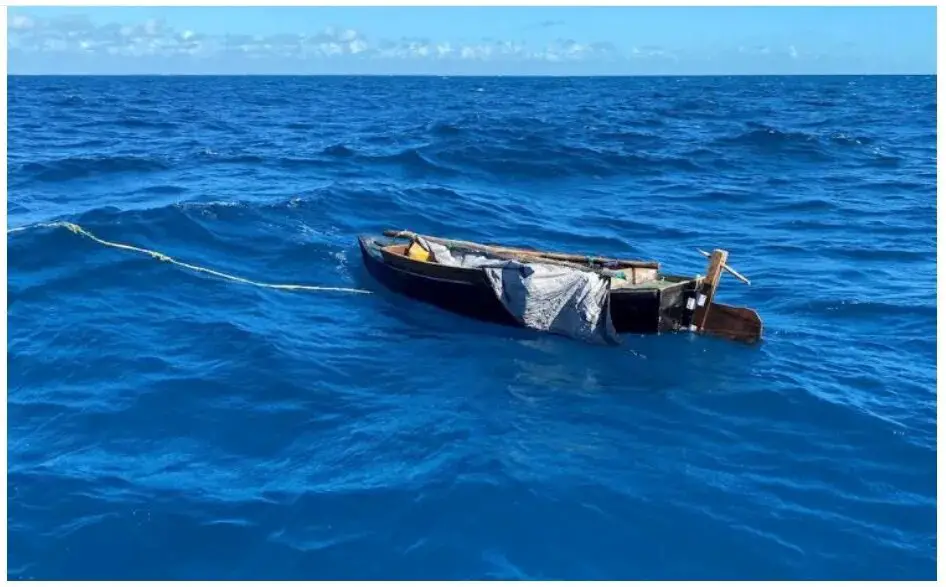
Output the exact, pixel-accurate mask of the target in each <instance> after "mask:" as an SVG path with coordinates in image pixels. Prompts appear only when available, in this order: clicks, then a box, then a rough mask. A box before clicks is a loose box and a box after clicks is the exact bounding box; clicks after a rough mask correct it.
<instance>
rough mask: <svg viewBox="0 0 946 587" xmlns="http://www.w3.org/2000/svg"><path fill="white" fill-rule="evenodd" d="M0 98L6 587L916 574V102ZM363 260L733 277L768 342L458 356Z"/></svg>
mask: <svg viewBox="0 0 946 587" xmlns="http://www.w3.org/2000/svg"><path fill="white" fill-rule="evenodd" d="M8 87H9V102H8V105H9V115H8V121H9V131H8V149H9V151H8V154H9V158H8V162H7V174H8V189H9V191H8V194H9V199H8V204H7V213H8V228H19V227H28V228H25V229H24V230H19V231H16V232H8V236H7V247H8V276H7V277H8V287H7V296H8V304H9V305H8V310H7V322H8V328H9V330H8V338H7V345H8V351H7V360H8V368H9V371H8V389H9V391H8V400H7V401H8V403H7V408H8V437H7V440H8V446H9V448H8V453H7V454H8V469H7V494H8V525H9V530H8V540H9V542H8V574H9V576H10V578H17V579H27V578H30V579H128V580H132V579H142V580H143V579H754V580H766V579H851V580H855V579H858V580H866V579H933V578H935V576H936V571H935V566H936V565H935V563H936V554H935V552H936V550H935V547H936V522H935V516H936V415H935V414H936V395H935V383H936V357H935V351H936V287H935V286H936V231H935V228H936V220H935V216H936V78H935V77H932V76H926V77H923V76H917V77H896V76H876V77H640V78H632V77H631V78H541V77H536V78H504V77H496V78H464V77H453V78H451V77H443V78H438V77H17V76H13V77H10V78H8ZM49 222H73V223H76V224H78V225H79V226H81V227H82V228H83V229H85V230H87V231H89V232H90V233H92V234H94V235H95V236H97V237H99V238H101V239H106V240H108V241H114V242H118V243H124V244H130V245H134V246H137V247H143V248H147V249H151V250H155V251H159V252H160V253H162V254H165V255H169V256H171V257H173V258H175V259H178V260H180V261H182V262H186V263H190V264H193V265H195V266H200V267H207V268H211V269H213V270H216V271H222V272H225V273H228V274H233V275H237V276H239V277H242V278H246V279H250V280H254V281H259V282H267V283H283V284H287V283H288V284H307V285H314V286H324V287H338V288H353V289H364V290H367V291H368V292H370V293H367V294H365V293H355V292H347V291H283V290H274V289H267V288H262V287H256V286H253V285H250V284H246V283H241V282H234V281H228V280H225V279H220V278H217V277H214V276H213V275H208V274H205V273H200V272H195V271H191V270H188V269H186V268H182V267H179V266H176V265H173V264H170V263H162V262H159V261H157V260H155V259H154V258H152V257H150V256H148V255H146V254H140V253H138V252H135V251H127V250H119V249H115V248H109V247H105V246H101V245H100V244H99V243H96V242H94V241H93V240H91V239H89V238H84V237H83V236H81V235H78V234H74V233H73V232H70V231H69V230H65V229H63V228H61V227H55V226H53V227H49V226H44V225H42V223H49ZM385 229H406V230H413V231H416V232H419V233H423V234H433V235H438V236H444V237H449V238H458V239H466V240H474V241H479V242H499V243H514V244H517V245H524V246H535V247H542V248H546V249H552V250H559V251H569V252H582V253H593V254H601V255H611V256H618V257H625V258H626V257H630V258H641V259H655V260H659V261H661V263H662V264H663V268H664V269H665V270H667V271H671V272H676V273H682V274H694V275H695V274H697V273H702V272H703V271H705V268H706V259H705V258H704V257H703V256H702V255H701V254H700V253H699V252H698V250H697V249H702V250H706V251H709V250H712V249H714V248H722V249H726V250H727V251H729V263H730V265H731V266H732V267H733V268H734V269H735V270H737V271H739V272H740V273H742V274H744V275H746V276H747V277H748V278H749V279H750V280H751V282H752V283H751V285H749V286H747V285H744V284H742V283H740V282H739V281H737V280H735V279H734V278H732V277H731V276H729V275H724V276H723V278H722V284H721V286H720V290H719V293H718V297H717V299H718V300H719V301H721V302H725V303H728V304H733V305H740V306H748V307H751V308H754V309H756V310H757V311H758V312H759V314H760V315H761V317H762V319H763V321H764V324H765V332H764V341H763V342H762V343H760V344H758V345H744V344H738V343H732V342H728V341H725V340H720V339H714V338H708V337H700V336H696V335H694V334H692V333H677V334H662V335H623V336H622V338H623V343H622V344H621V345H620V346H615V347H602V346H595V345H589V344H586V343H581V342H578V341H575V340H571V339H568V338H564V337H559V336H550V335H543V334H541V333H536V332H531V331H526V330H519V329H512V328H507V327H504V326H498V325H490V324H483V323H478V322H475V321H472V320H468V319H466V318H463V317H460V316H456V315H453V314H449V313H446V312H443V311H440V310H438V309H435V308H432V307H429V306H425V305H423V304H420V303H418V302H414V301H412V300H409V299H405V298H402V297H400V296H397V295H394V294H392V293H390V292H387V291H385V290H384V289H383V288H382V287H381V286H380V285H379V284H377V283H375V282H374V281H373V280H372V279H371V277H370V276H369V275H367V272H366V270H365V269H364V266H363V264H362V261H361V258H360V256H359V252H358V247H357V237H358V236H359V235H361V234H372V233H374V234H376V233H380V232H381V231H383V230H385Z"/></svg>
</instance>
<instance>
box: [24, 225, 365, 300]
mask: <svg viewBox="0 0 946 587" xmlns="http://www.w3.org/2000/svg"><path fill="white" fill-rule="evenodd" d="M31 228H65V229H67V230H69V231H70V232H72V233H74V234H77V235H79V236H84V237H86V238H88V239H90V240H93V241H95V242H97V243H99V244H100V245H104V246H106V247H112V248H114V249H121V250H124V251H133V252H136V253H144V254H146V255H150V256H151V257H153V258H155V259H157V260H158V261H164V262H165V263H171V264H173V265H177V266H179V267H184V268H185V269H190V270H191V271H197V272H199V273H207V274H209V275H213V276H215V277H220V278H222V279H227V280H229V281H236V282H238V283H245V284H247V285H255V286H256V287H265V288H268V289H281V290H289V291H333V292H343V293H359V294H370V293H371V292H370V291H368V290H364V289H355V288H350V287H324V286H318V285H296V284H290V283H263V282H260V281H253V280H251V279H246V278H244V277H238V276H236V275H230V274H228V273H223V272H220V271H215V270H213V269H208V268H207V267H200V266H198V265H192V264H190V263H185V262H183V261H178V260H177V259H174V258H172V257H169V256H168V255H165V254H164V253H159V252H158V251H152V250H150V249H143V248H141V247H135V246H132V245H126V244H122V243H116V242H111V241H107V240H104V239H101V238H99V237H97V236H95V235H94V234H92V233H91V232H89V231H88V230H86V229H84V228H82V227H81V226H79V225H78V224H73V223H72V222H42V223H38V224H30V225H27V226H18V227H16V228H10V229H8V230H7V234H11V233H14V232H20V231H23V230H27V229H31Z"/></svg>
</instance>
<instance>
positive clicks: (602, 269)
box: [359, 230, 762, 343]
mask: <svg viewBox="0 0 946 587" xmlns="http://www.w3.org/2000/svg"><path fill="white" fill-rule="evenodd" d="M383 235H384V237H385V238H379V237H373V236H361V237H359V246H360V248H361V253H362V258H363V260H364V263H365V266H366V268H367V270H368V272H369V273H370V274H371V275H372V277H374V278H375V279H376V280H378V281H379V282H381V283H382V284H384V285H385V286H386V287H388V288H389V289H391V290H393V291H395V292H398V293H400V294H403V295H405V296H408V297H410V298H413V299H417V300H420V301H423V302H427V303H430V304H433V305H435V306H438V307H440V308H443V309H445V310H448V311H452V312H455V313H457V314H461V315H464V316H467V317H470V318H475V319H478V320H484V321H488V322H494V323H499V324H506V325H510V326H522V324H521V323H520V322H519V321H518V320H517V319H516V318H515V317H514V316H513V315H512V314H510V312H509V311H508V310H507V309H506V307H505V306H504V305H503V304H502V302H500V300H499V299H498V298H497V297H496V294H495V293H494V291H493V289H492V287H491V286H490V284H489V283H488V281H487V278H486V275H485V273H484V272H483V271H482V270H481V269H477V268H464V267H455V266H449V265H443V264H438V263H436V262H431V261H430V260H429V258H428V256H427V255H425V254H424V251H423V250H418V247H419V246H420V245H421V243H423V242H424V241H427V242H432V243H438V244H442V245H445V246H447V247H450V248H458V249H463V250H467V251H479V252H483V253H485V254H488V255H489V256H491V257H495V258H499V259H513V260H519V261H522V262H536V263H550V264H558V265H563V266H568V267H575V268H582V269H583V270H586V271H588V270H590V271H595V272H599V273H601V274H603V275H607V276H610V277H611V278H612V279H611V286H610V293H609V296H608V298H609V299H608V302H607V306H608V310H609V311H610V314H611V320H612V323H613V325H614V329H615V330H616V331H617V332H618V333H639V334H655V333H663V332H672V331H681V330H683V331H693V332H697V333H704V334H712V335H717V336H721V337H724V338H728V339H730V340H736V341H741V342H746V343H755V342H757V341H759V340H761V337H762V321H761V319H760V318H759V315H758V313H756V312H755V311H754V310H751V309H749V308H740V307H734V306H728V305H726V304H721V303H719V302H717V301H715V300H714V297H715V293H716V289H717V287H718V284H719V280H720V277H721V274H722V272H723V271H727V272H729V273H731V274H733V275H735V276H736V277H737V278H739V279H740V280H742V281H744V282H746V283H748V280H747V279H746V278H745V277H743V276H742V275H740V274H738V273H737V272H736V271H734V270H733V269H732V268H731V267H729V266H728V265H727V264H726V260H727V257H728V253H727V252H726V251H723V250H715V251H713V252H712V253H711V254H710V253H705V252H704V253H703V254H704V255H705V256H708V257H709V265H708V268H707V271H706V275H698V276H695V277H688V276H681V275H668V274H665V273H662V272H661V271H660V264H659V263H658V262H656V261H635V260H623V259H612V258H607V257H588V256H584V255H574V254H565V253H553V252H547V251H535V250H530V249H522V248H511V247H504V246H497V245H485V244H479V243H472V242H468V241H458V240H451V239H444V238H438V237H433V236H426V235H418V234H415V233H413V232H409V231H399V230H398V231H395V230H388V231H384V233H383ZM701 252H702V251H701Z"/></svg>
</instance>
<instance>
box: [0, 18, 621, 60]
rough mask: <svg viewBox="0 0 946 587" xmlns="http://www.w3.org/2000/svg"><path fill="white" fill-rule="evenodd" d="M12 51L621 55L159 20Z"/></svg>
mask: <svg viewBox="0 0 946 587" xmlns="http://www.w3.org/2000/svg"><path fill="white" fill-rule="evenodd" d="M10 46H11V47H14V48H15V49H16V50H17V51H22V52H24V53H32V54H36V53H61V54H69V53H75V54H81V53H85V54H92V55H96V54H99V55H103V56H106V55H108V56H113V57H118V56H125V57H141V56H158V57H173V56H181V55H186V56H194V57H213V56H220V57H224V58H225V57H226V53H228V52H231V53H232V52H235V53H238V54H241V55H244V56H247V57H257V58H275V59H289V58H295V59H330V58H331V59H334V58H343V57H357V58H387V59H392V58H396V59H405V60H435V59H436V60H443V59H459V60H467V61H488V60H496V59H502V60H544V61H562V60H573V61H574V60H582V59H594V58H599V57H602V56H607V55H612V56H613V55H617V51H616V50H615V49H614V47H613V46H610V45H608V44H606V43H588V42H578V41H574V40H567V41H556V42H554V43H552V44H550V45H549V46H547V47H545V48H541V49H538V50H536V49H529V48H527V46H526V45H524V44H523V43H520V42H517V41H514V40H486V41H483V42H474V43H457V42H455V41H448V40H430V39H418V38H413V39H401V40H389V39H369V38H367V37H365V36H364V35H363V34H362V33H360V32H359V31H357V30H355V29H351V28H336V27H326V28H324V29H323V30H322V31H321V32H318V33H314V34H313V33H309V34H295V35H287V34H279V35H269V36H260V35H256V36H250V35H204V34H201V33H200V32H199V31H196V30H193V29H192V28H186V29H182V30H175V29H174V28H173V27H171V26H169V25H168V24H167V23H166V22H164V21H162V20H160V19H154V18H152V19H147V20H145V21H143V22H139V23H131V24H118V23H110V24H105V25H96V24H94V23H93V22H91V21H90V20H89V19H88V18H87V17H85V16H83V15H76V16H63V17H56V18H48V19H43V18H37V17H34V16H28V15H25V14H15V15H12V16H11V18H10Z"/></svg>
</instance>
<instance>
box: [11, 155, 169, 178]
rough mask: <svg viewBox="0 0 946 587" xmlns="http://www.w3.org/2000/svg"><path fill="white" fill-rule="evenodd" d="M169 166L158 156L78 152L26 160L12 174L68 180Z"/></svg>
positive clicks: (149, 170)
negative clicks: (70, 155)
mask: <svg viewBox="0 0 946 587" xmlns="http://www.w3.org/2000/svg"><path fill="white" fill-rule="evenodd" d="M168 169H170V166H169V165H168V163H167V162H166V161H165V160H163V159H161V158H158V157H133V156H85V157H83V156H75V157H65V158H62V159H54V160H48V161H44V162H30V163H24V164H22V165H20V166H19V167H18V168H17V170H16V172H15V173H14V174H13V175H15V176H17V177H18V178H19V177H23V179H28V180H31V181H38V182H65V181H69V180H72V179H79V178H86V177H92V176H98V175H102V174H117V173H136V172H138V173H148V172H156V171H165V170H168Z"/></svg>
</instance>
